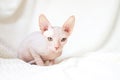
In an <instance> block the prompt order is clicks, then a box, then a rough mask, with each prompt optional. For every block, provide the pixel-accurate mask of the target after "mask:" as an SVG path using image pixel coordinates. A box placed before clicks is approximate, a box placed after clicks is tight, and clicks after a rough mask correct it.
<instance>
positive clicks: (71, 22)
mask: <svg viewBox="0 0 120 80" xmlns="http://www.w3.org/2000/svg"><path fill="white" fill-rule="evenodd" d="M74 24H75V16H70V17H69V18H68V19H67V21H66V22H65V23H64V25H63V30H64V31H65V32H67V33H68V34H69V35H70V34H71V32H72V30H73V27H74Z"/></svg>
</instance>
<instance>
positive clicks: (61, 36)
mask: <svg viewBox="0 0 120 80" xmlns="http://www.w3.org/2000/svg"><path fill="white" fill-rule="evenodd" d="M74 22H75V18H74V16H71V17H70V18H69V19H68V20H67V21H66V22H65V24H64V25H63V27H53V26H51V24H50V23H49V21H48V20H47V18H46V17H45V16H44V15H41V16H40V17H39V25H40V30H41V31H36V32H33V33H31V34H30V35H29V36H28V37H26V38H25V39H24V40H23V41H22V43H21V44H20V47H19V49H18V57H19V58H20V59H22V60H24V61H26V62H29V63H35V64H37V65H45V62H46V61H49V64H54V60H55V59H56V58H57V57H59V56H60V55H61V54H62V49H63V47H64V45H65V44H66V42H67V38H68V37H69V35H70V34H71V31H72V29H73V26H74Z"/></svg>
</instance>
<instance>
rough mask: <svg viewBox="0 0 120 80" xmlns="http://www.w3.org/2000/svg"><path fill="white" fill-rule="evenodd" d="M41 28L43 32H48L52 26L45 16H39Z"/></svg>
mask: <svg viewBox="0 0 120 80" xmlns="http://www.w3.org/2000/svg"><path fill="white" fill-rule="evenodd" d="M39 26H40V30H41V31H42V32H44V31H46V30H48V28H49V27H50V26H51V24H50V22H49V21H48V19H47V18H46V17H45V16H44V15H43V14H42V15H40V16H39Z"/></svg>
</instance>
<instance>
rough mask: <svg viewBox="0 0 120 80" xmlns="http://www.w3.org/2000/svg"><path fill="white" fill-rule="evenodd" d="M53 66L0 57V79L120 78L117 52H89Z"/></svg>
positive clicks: (78, 79) (108, 79)
mask: <svg viewBox="0 0 120 80" xmlns="http://www.w3.org/2000/svg"><path fill="white" fill-rule="evenodd" d="M90 54H91V55H89V56H84V57H81V58H78V57H74V58H69V59H67V60H64V61H62V62H61V63H59V64H56V65H54V66H46V67H41V66H36V65H30V64H27V63H24V62H23V61H21V60H18V59H0V79H1V80H120V76H119V74H120V54H119V53H100V52H99V53H90Z"/></svg>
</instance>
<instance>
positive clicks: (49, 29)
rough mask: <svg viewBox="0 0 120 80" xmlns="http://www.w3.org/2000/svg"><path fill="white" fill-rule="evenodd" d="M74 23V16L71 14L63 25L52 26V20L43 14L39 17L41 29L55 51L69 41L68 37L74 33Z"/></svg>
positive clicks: (51, 48)
mask: <svg viewBox="0 0 120 80" xmlns="http://www.w3.org/2000/svg"><path fill="white" fill-rule="evenodd" d="M74 24H75V17H74V16H70V17H69V18H68V19H67V21H66V22H65V23H64V24H63V26H62V27H57V26H51V24H50V22H49V21H48V19H47V18H46V17H45V16H44V15H43V14H42V15H40V17H39V26H40V30H41V32H42V34H43V35H44V36H45V38H46V40H47V42H48V46H49V49H50V50H52V51H54V52H59V51H61V50H62V48H63V46H64V45H65V44H66V42H67V38H68V37H69V36H70V34H71V33H72V30H73V27H74Z"/></svg>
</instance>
